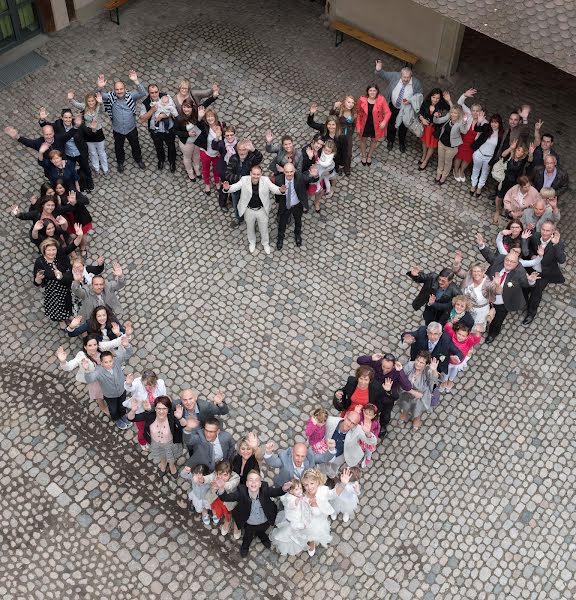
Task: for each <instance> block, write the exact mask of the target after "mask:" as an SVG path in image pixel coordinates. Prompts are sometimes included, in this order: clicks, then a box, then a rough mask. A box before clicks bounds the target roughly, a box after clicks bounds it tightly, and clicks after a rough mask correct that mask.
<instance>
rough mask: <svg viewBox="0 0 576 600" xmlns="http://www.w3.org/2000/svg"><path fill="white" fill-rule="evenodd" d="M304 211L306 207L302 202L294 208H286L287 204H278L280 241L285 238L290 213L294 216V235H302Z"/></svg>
mask: <svg viewBox="0 0 576 600" xmlns="http://www.w3.org/2000/svg"><path fill="white" fill-rule="evenodd" d="M303 213H304V207H303V206H302V204H301V203H300V202H298V204H296V205H295V206H293V207H292V208H286V206H278V215H279V219H278V241H282V240H283V239H284V235H285V233H286V225H288V220H289V219H290V215H292V216H293V217H294V237H300V236H301V235H302V214H303Z"/></svg>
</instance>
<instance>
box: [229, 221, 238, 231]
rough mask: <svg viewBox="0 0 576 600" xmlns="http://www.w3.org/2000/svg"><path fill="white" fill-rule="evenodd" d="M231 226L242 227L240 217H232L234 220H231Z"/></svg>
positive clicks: (234, 227)
mask: <svg viewBox="0 0 576 600" xmlns="http://www.w3.org/2000/svg"><path fill="white" fill-rule="evenodd" d="M230 227H232V229H236V227H240V221H239V220H238V219H232V221H231V222H230Z"/></svg>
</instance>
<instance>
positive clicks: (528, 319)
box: [522, 315, 534, 325]
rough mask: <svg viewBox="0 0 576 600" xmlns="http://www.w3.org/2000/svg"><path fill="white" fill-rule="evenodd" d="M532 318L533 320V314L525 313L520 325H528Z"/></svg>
mask: <svg viewBox="0 0 576 600" xmlns="http://www.w3.org/2000/svg"><path fill="white" fill-rule="evenodd" d="M533 320H534V315H526V316H525V317H524V320H523V321H522V325H530V323H532V321H533Z"/></svg>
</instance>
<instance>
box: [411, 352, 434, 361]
mask: <svg viewBox="0 0 576 600" xmlns="http://www.w3.org/2000/svg"><path fill="white" fill-rule="evenodd" d="M419 358H423V359H424V360H425V361H426V364H427V365H428V364H430V360H431V359H432V355H431V354H430V352H428V350H419V351H418V354H416V358H415V359H414V360H418V359H419Z"/></svg>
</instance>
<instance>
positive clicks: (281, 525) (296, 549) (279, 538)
mask: <svg viewBox="0 0 576 600" xmlns="http://www.w3.org/2000/svg"><path fill="white" fill-rule="evenodd" d="M270 541H271V542H272V546H273V547H274V548H275V549H276V550H277V551H278V552H279V553H280V554H282V556H295V555H296V554H300V552H303V551H304V550H306V549H307V548H308V536H307V533H306V530H305V529H303V528H296V527H294V525H293V524H292V523H290V522H289V521H287V520H286V518H285V516H284V511H282V512H279V513H278V516H277V517H276V526H275V527H274V529H273V530H272V532H271V533H270Z"/></svg>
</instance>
